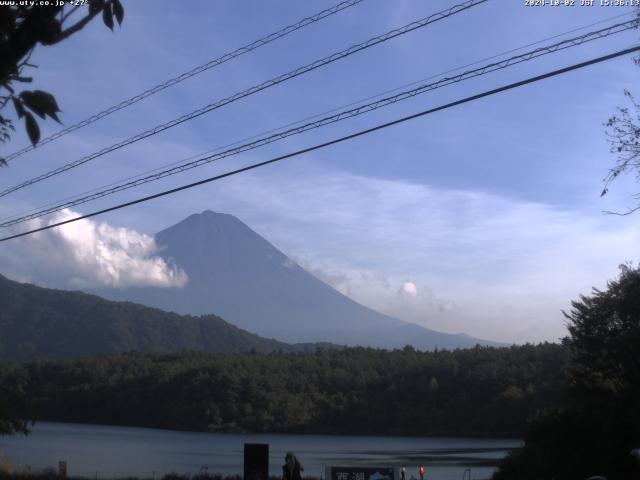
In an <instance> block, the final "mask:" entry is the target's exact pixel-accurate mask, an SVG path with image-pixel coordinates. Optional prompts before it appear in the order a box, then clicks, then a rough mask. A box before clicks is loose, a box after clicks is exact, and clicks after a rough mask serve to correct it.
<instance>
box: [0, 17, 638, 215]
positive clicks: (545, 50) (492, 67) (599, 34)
mask: <svg viewBox="0 0 640 480" xmlns="http://www.w3.org/2000/svg"><path fill="white" fill-rule="evenodd" d="M636 25H637V21H636V20H630V21H627V22H623V23H618V24H615V25H611V26H609V27H606V28H602V29H600V30H596V31H593V32H588V33H585V34H583V35H580V36H577V37H573V38H569V39H566V40H563V41H561V42H557V43H554V44H552V45H547V46H544V47H540V48H537V49H534V50H531V51H528V52H525V53H522V54H520V55H515V56H512V57H510V58H507V59H504V60H502V61H499V62H494V63H490V64H488V65H484V66H482V67H480V68H476V69H474V70H468V71H466V72H463V73H461V74H459V75H456V76H452V77H445V78H441V79H439V80H438V81H436V82H432V83H427V84H423V85H420V86H418V87H417V88H414V89H411V90H407V91H404V92H400V93H398V94H396V95H393V96H389V97H386V98H382V99H380V100H377V101H374V102H371V103H368V104H365V105H361V106H358V107H356V108H353V109H350V110H345V111H342V112H339V113H337V114H335V115H331V116H327V117H324V118H320V119H319V120H316V121H312V122H309V123H306V124H303V125H300V126H298V127H294V128H290V129H288V130H284V131H280V132H278V133H276V134H274V135H271V136H267V137H263V138H259V139H257V140H255V141H252V142H249V143H246V144H244V145H240V146H238V147H234V148H231V149H228V150H225V151H222V152H218V153H213V154H211V155H207V156H204V157H202V158H197V157H201V156H202V154H201V155H198V156H196V158H197V159H196V160H193V161H190V162H186V163H185V162H180V164H179V165H178V166H174V167H172V168H169V169H166V170H163V171H160V172H157V173H154V174H151V175H147V176H145V177H141V178H136V179H134V180H131V181H128V182H125V183H121V184H119V185H116V186H113V187H110V188H105V189H103V190H94V191H92V192H90V193H88V194H87V195H84V196H80V197H74V198H73V199H71V200H69V201H65V202H62V203H58V204H55V205H53V206H51V207H48V208H43V209H40V210H36V211H35V212H33V213H28V214H26V215H22V216H18V217H17V218H16V217H13V218H11V219H9V220H5V221H3V222H1V223H0V227H9V226H12V225H16V224H18V223H23V222H26V221H28V220H32V219H34V218H39V217H42V216H45V215H49V214H51V213H55V212H58V211H60V210H63V209H65V208H71V207H75V206H77V205H81V204H84V203H87V202H90V201H93V200H97V199H99V198H102V197H106V196H108V195H112V194H115V193H118V192H121V191H124V190H128V189H130V188H134V187H137V186H140V185H144V184H146V183H150V182H153V181H156V180H160V179H162V178H165V177H168V176H171V175H176V174H178V173H182V172H184V171H187V170H190V169H192V168H196V167H200V166H202V165H205V164H208V163H211V162H214V161H217V160H221V159H223V158H227V157H230V156H233V155H237V154H239V153H243V152H246V151H249V150H253V149H255V148H258V147H262V146H264V145H268V144H270V143H273V142H276V141H279V140H282V139H284V138H287V137H290V136H292V135H298V134H300V133H303V132H307V131H309V130H314V129H317V128H320V127H323V126H325V125H329V124H332V123H337V122H339V121H342V120H345V119H348V118H353V117H356V116H359V115H362V114H365V113H369V112H372V111H374V110H377V109H380V108H383V107H386V106H389V105H392V104H394V103H397V102H399V101H402V100H406V99H409V98H412V97H414V96H416V95H420V94H422V93H425V92H428V91H432V90H435V89H438V88H442V87H444V86H447V85H451V84H454V83H458V82H462V81H464V80H468V79H471V78H475V77H479V76H482V75H486V74H488V73H491V72H495V71H497V70H502V69H505V68H508V67H511V66H513V65H517V64H519V63H523V62H527V61H530V60H533V59H535V58H538V57H541V56H544V55H548V54H551V53H555V52H558V51H560V50H565V49H567V48H571V47H575V46H578V45H583V44H584V43H587V42H590V41H594V40H597V39H601V38H605V37H608V36H610V35H614V34H617V33H621V32H623V31H626V30H629V29H631V28H634V27H635V26H636Z"/></svg>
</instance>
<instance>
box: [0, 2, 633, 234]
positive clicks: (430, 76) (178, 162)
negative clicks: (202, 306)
mask: <svg viewBox="0 0 640 480" xmlns="http://www.w3.org/2000/svg"><path fill="white" fill-rule="evenodd" d="M629 16H633V17H636V14H635V13H634V12H625V13H620V14H618V15H614V16H611V17H608V18H605V19H602V20H598V21H597V22H593V23H589V24H587V25H582V26H580V27H576V28H573V29H571V30H567V31H565V32H562V33H558V34H556V35H553V36H550V37H545V38H542V39H540V40H537V41H535V42H531V43H527V44H525V45H521V46H519V47H515V48H511V49H509V50H505V51H503V52H500V53H497V54H494V55H491V56H490V57H484V58H482V59H479V60H475V61H473V62H471V63H467V64H465V65H462V66H459V67H455V68H452V69H449V70H447V71H444V72H440V73H437V74H433V75H429V76H428V77H426V78H422V79H420V80H416V81H413V82H411V83H406V84H404V85H400V86H398V87H395V88H392V89H389V90H385V91H383V92H380V93H377V94H375V95H370V96H368V97H365V98H360V99H359V100H355V101H353V102H349V103H347V104H343V105H340V106H338V107H334V108H332V109H330V110H325V111H324V112H321V113H316V114H314V115H311V116H309V117H305V118H303V119H301V120H296V121H294V122H290V123H287V124H285V125H281V126H279V127H276V128H271V129H269V130H267V131H262V132H260V133H257V134H254V135H251V136H249V137H244V138H241V139H239V140H235V141H233V142H231V143H227V144H225V145H219V146H218V147H216V148H213V149H210V150H208V151H206V152H201V153H198V154H195V155H190V156H189V157H187V158H183V159H181V160H178V161H175V162H171V163H169V164H164V165H162V166H159V167H156V168H153V169H151V170H146V171H144V172H141V173H138V174H135V175H132V176H130V177H126V178H123V179H120V180H116V181H114V182H111V183H108V184H106V185H101V186H99V187H96V188H92V189H91V190H88V191H85V192H82V193H78V194H75V195H70V196H68V197H64V198H62V199H60V200H57V201H53V202H47V203H45V204H43V205H40V206H38V207H35V208H31V209H29V210H27V211H23V212H21V213H18V214H14V215H9V216H7V217H4V218H1V219H0V226H2V225H3V224H2V222H5V221H8V220H13V219H16V218H18V217H23V216H26V215H28V214H30V213H33V212H37V211H39V210H42V209H44V208H46V207H49V206H52V205H56V204H59V203H60V202H66V201H70V200H75V199H79V198H82V197H84V196H86V195H88V194H90V193H94V192H98V191H99V190H101V189H106V188H108V187H112V186H114V185H118V184H123V183H125V182H128V181H130V180H134V179H138V178H141V177H144V176H146V175H149V174H151V173H154V172H158V171H160V170H162V169H166V168H169V167H173V166H176V165H180V164H183V163H186V162H189V161H190V160H193V159H196V158H199V157H201V156H204V155H208V154H211V153H215V152H219V151H221V150H223V149H225V148H229V147H233V146H235V145H240V144H242V143H243V142H247V141H250V140H254V139H257V138H260V137H262V136H264V135H268V134H270V133H274V132H278V131H279V130H282V129H285V128H289V127H292V126H294V125H300V124H303V123H304V122H308V121H309V120H313V119H315V118H320V117H322V116H325V115H328V114H330V113H333V112H338V111H339V110H341V109H344V108H348V107H352V106H354V105H358V104H360V103H362V102H366V101H368V100H372V99H374V98H380V97H383V96H384V95H388V94H390V93H393V92H397V91H400V90H402V89H403V88H407V87H411V86H414V85H418V84H420V83H422V82H425V81H427V80H432V79H434V78H437V77H440V76H442V75H448V74H450V73H454V72H458V71H460V70H463V69H465V68H468V67H472V66H474V65H478V64H480V63H482V62H486V61H489V60H494V59H496V58H500V57H503V56H505V55H508V54H510V53H514V52H518V51H520V50H524V49H525V48H528V47H533V46H535V45H540V44H541V43H544V42H547V41H549V40H554V39H556V38H560V37H564V36H565V35H568V34H570V33H575V32H578V31H580V30H585V29H587V28H590V27H593V26H596V25H601V24H603V23H607V22H609V21H611V20H615V19H618V18H621V17H629ZM56 211H57V210H56ZM50 213H53V212H50ZM38 216H42V215H38Z"/></svg>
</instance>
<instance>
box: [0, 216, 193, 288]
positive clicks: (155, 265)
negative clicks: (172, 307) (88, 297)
mask: <svg viewBox="0 0 640 480" xmlns="http://www.w3.org/2000/svg"><path fill="white" fill-rule="evenodd" d="M77 215H78V213H77V212H74V211H72V210H69V209H66V210H64V211H61V212H59V213H57V214H55V215H54V216H52V217H51V219H50V220H48V222H47V223H48V224H51V223H56V222H60V221H64V220H67V219H69V218H72V217H75V216H77ZM45 224H46V223H45V222H44V221H43V220H41V219H38V220H34V221H32V222H30V225H29V227H30V228H38V227H41V226H44V225H45ZM157 252H158V247H157V246H156V244H155V241H154V239H153V237H152V236H150V235H147V234H144V233H140V232H137V231H135V230H133V229H128V228H122V227H114V226H112V225H110V224H108V223H106V222H98V221H93V220H89V219H85V220H80V221H78V222H74V223H70V224H67V225H64V226H62V227H58V228H54V229H51V230H48V231H44V232H39V233H36V234H34V235H30V236H27V237H23V238H19V239H16V240H13V241H11V242H5V243H4V244H3V245H2V246H1V247H0V264H1V265H2V272H3V273H4V274H5V275H7V276H9V277H11V278H13V279H17V280H21V281H35V282H37V283H38V284H41V285H49V286H56V287H66V288H90V287H103V286H106V287H115V288H126V287H132V286H136V287H142V286H153V287H163V288H179V287H183V286H184V285H185V284H186V283H187V281H188V278H187V275H186V274H185V273H184V272H183V271H182V270H181V269H180V268H178V267H176V266H175V265H172V264H170V263H168V262H167V261H165V260H164V259H162V258H161V257H159V256H158V255H156V254H157Z"/></svg>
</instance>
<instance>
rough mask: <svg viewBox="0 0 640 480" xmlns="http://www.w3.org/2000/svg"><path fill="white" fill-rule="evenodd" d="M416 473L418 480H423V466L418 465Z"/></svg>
mask: <svg viewBox="0 0 640 480" xmlns="http://www.w3.org/2000/svg"><path fill="white" fill-rule="evenodd" d="M418 473H419V474H420V480H424V466H422V465H420V466H419V467H418Z"/></svg>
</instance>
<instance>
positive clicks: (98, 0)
mask: <svg viewBox="0 0 640 480" xmlns="http://www.w3.org/2000/svg"><path fill="white" fill-rule="evenodd" d="M15 3H16V5H11V6H9V5H6V6H0V110H2V109H4V107H6V106H7V105H9V103H11V104H12V105H13V107H14V109H15V114H16V116H17V117H18V118H19V119H23V118H24V122H25V129H26V131H27V134H28V136H29V140H30V141H31V143H32V144H34V145H35V144H36V143H38V141H39V140H40V127H39V126H38V123H37V121H36V119H35V117H34V116H33V114H35V115H37V116H38V117H40V118H41V119H45V118H46V117H50V118H52V119H53V120H55V121H57V122H59V119H58V115H57V114H58V112H60V109H59V108H58V104H57V103H56V100H55V98H54V97H53V95H51V94H50V93H47V92H44V91H42V90H32V91H30V90H24V91H21V92H20V93H18V92H16V88H17V87H16V84H17V83H31V82H32V81H33V78H32V77H29V76H26V75H25V74H24V71H25V70H26V69H29V68H32V67H34V65H31V64H30V63H29V59H30V57H31V54H32V53H33V51H34V49H35V48H36V47H37V46H39V45H44V46H49V45H55V44H56V43H59V42H62V41H63V40H65V39H67V38H69V37H70V36H71V35H74V34H75V33H77V32H79V31H80V30H82V29H83V28H84V27H85V26H86V25H87V24H88V23H89V22H90V21H91V20H93V18H94V17H96V16H97V15H99V14H100V13H102V20H103V22H104V24H105V25H106V26H107V27H109V28H110V29H111V30H113V27H114V18H115V19H116V21H117V22H118V24H121V23H122V20H123V19H124V9H123V7H122V4H121V3H120V0H89V2H86V7H82V8H83V9H84V12H82V11H81V10H80V8H81V5H80V4H79V5H77V6H72V5H59V6H57V5H53V4H54V3H55V2H49V3H51V5H49V6H43V5H26V4H27V3H29V2H15ZM21 3H25V5H21ZM59 3H62V2H59ZM82 5H84V3H82ZM80 13H82V14H81V15H78V14H80ZM13 130H15V127H14V125H13V121H12V120H11V119H10V118H8V117H7V116H6V115H4V114H0V142H6V141H7V140H9V138H10V136H11V132H12V131H13ZM0 161H1V162H4V161H3V160H2V159H0Z"/></svg>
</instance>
